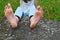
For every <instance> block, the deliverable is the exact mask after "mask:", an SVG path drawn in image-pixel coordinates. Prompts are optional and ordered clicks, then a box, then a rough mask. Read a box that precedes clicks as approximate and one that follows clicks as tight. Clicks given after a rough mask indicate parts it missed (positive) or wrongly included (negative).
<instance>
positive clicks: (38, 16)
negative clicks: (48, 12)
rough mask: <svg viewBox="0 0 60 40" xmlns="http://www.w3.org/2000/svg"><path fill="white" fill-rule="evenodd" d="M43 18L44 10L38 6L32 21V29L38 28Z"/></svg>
mask: <svg viewBox="0 0 60 40" xmlns="http://www.w3.org/2000/svg"><path fill="white" fill-rule="evenodd" d="M42 17H43V10H42V8H41V7H40V6H37V10H36V11H35V14H34V15H33V16H32V17H31V19H30V22H31V24H30V27H31V28H32V29H33V28H35V27H36V25H37V23H38V22H39V20H40V19H41V18H42Z"/></svg>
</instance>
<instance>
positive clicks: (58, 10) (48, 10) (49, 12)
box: [0, 0, 60, 21]
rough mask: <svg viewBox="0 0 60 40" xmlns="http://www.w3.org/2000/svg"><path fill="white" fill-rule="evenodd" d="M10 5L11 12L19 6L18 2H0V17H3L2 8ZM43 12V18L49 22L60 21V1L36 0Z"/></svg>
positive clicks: (6, 0)
mask: <svg viewBox="0 0 60 40" xmlns="http://www.w3.org/2000/svg"><path fill="white" fill-rule="evenodd" d="M7 3H11V5H12V8H13V11H14V12H15V10H16V8H17V7H18V6H19V0H0V17H3V16H4V12H3V11H4V6H5V5H6V4H7ZM37 3H38V5H40V6H41V7H42V8H43V10H44V17H43V18H47V19H50V20H55V21H60V0H38V1H37Z"/></svg>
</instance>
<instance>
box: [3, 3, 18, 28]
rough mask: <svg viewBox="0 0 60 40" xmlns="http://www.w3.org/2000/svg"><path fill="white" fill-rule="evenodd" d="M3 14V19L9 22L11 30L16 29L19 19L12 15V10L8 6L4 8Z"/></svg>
mask: <svg viewBox="0 0 60 40" xmlns="http://www.w3.org/2000/svg"><path fill="white" fill-rule="evenodd" d="M4 13H5V17H6V18H7V19H8V21H9V22H10V24H11V26H12V28H16V27H17V23H18V20H19V19H18V18H17V17H16V16H15V15H14V14H13V10H12V8H11V5H10V4H8V5H6V6H5V9H4Z"/></svg>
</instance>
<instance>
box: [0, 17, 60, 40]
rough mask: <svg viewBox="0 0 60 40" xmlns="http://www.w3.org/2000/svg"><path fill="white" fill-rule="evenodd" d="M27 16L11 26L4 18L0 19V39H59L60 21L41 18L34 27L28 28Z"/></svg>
mask: <svg viewBox="0 0 60 40" xmlns="http://www.w3.org/2000/svg"><path fill="white" fill-rule="evenodd" d="M29 25H30V21H29V18H28V17H24V18H23V19H22V20H21V21H19V23H18V26H17V28H16V29H13V28H11V26H10V25H9V22H8V20H6V18H4V17H3V18H1V19H0V40H60V22H57V21H52V20H47V19H42V20H40V21H39V23H38V24H37V26H36V28H35V29H33V30H32V29H31V28H30V26H29Z"/></svg>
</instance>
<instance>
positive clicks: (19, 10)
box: [14, 7, 23, 18]
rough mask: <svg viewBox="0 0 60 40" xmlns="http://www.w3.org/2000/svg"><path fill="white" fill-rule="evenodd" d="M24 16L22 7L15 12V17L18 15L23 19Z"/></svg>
mask: <svg viewBox="0 0 60 40" xmlns="http://www.w3.org/2000/svg"><path fill="white" fill-rule="evenodd" d="M22 14H23V10H22V8H21V7H18V8H17V9H16V11H15V14H14V15H17V16H18V17H20V18H21V17H22Z"/></svg>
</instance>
